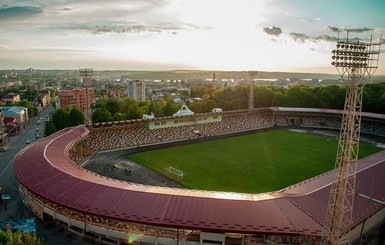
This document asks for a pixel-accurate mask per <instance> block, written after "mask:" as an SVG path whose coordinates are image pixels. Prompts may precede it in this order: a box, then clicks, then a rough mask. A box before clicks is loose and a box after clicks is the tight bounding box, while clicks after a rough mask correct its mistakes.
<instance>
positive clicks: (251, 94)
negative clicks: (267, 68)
mask: <svg viewBox="0 0 385 245" xmlns="http://www.w3.org/2000/svg"><path fill="white" fill-rule="evenodd" d="M257 74H258V72H257V71H249V76H250V83H249V110H250V111H252V110H253V109H254V78H255V77H256V76H257Z"/></svg>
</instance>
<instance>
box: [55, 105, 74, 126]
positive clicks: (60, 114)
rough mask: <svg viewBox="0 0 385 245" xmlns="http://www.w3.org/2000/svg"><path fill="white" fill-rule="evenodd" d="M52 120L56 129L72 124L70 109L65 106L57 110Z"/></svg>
mask: <svg viewBox="0 0 385 245" xmlns="http://www.w3.org/2000/svg"><path fill="white" fill-rule="evenodd" d="M52 122H53V124H54V125H55V128H56V130H62V129H63V128H65V127H68V126H69V125H70V118H69V110H68V109H67V110H65V109H63V108H61V109H59V110H57V111H55V113H54V114H52Z"/></svg>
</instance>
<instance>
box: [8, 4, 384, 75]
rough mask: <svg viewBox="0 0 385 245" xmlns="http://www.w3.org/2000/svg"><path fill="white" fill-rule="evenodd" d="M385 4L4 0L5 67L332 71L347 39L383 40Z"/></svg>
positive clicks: (381, 67) (381, 71)
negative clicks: (335, 52) (340, 45)
mask: <svg viewBox="0 0 385 245" xmlns="http://www.w3.org/2000/svg"><path fill="white" fill-rule="evenodd" d="M384 10H385V1H384V0H371V1H367V0H110V1H106V0H50V1H46V0H1V1H0V70H3V69H27V68H34V69H79V68H93V69H95V70H171V69H201V70H260V71H286V72H317V73H318V72H320V73H331V74H333V73H336V69H335V68H334V67H333V66H332V65H331V61H332V60H331V55H332V53H331V51H332V50H333V49H335V47H336V42H337V40H338V37H340V38H346V29H349V30H350V32H349V38H354V39H355V38H357V39H359V40H363V41H365V40H369V39H370V37H371V36H372V38H373V40H379V37H380V36H381V34H385V18H384V15H383V11H384ZM383 43H384V42H383ZM384 44H385V43H384ZM383 50H385V45H382V51H381V55H380V60H379V67H378V69H377V70H376V75H385V55H384V51H383Z"/></svg>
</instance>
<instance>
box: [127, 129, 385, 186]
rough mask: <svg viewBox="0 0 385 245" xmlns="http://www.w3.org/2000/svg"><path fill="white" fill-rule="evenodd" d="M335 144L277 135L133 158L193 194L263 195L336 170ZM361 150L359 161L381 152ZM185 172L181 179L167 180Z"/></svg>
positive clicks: (364, 147) (245, 137) (290, 134)
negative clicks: (173, 170) (174, 171)
mask: <svg viewBox="0 0 385 245" xmlns="http://www.w3.org/2000/svg"><path fill="white" fill-rule="evenodd" d="M337 145H338V141H337V140H336V139H332V138H327V137H322V136H317V135H311V134H306V133H301V132H294V131H290V130H275V131H267V132H259V133H253V134H248V135H243V136H238V137H231V138H225V139H220V140H210V141H206V142H202V143H196V144H188V145H182V146H176V147H170V148H164V149H158V150H153V151H147V152H141V153H136V154H132V155H129V158H130V159H131V160H132V161H134V162H136V163H139V164H141V165H143V166H146V167H148V168H150V169H152V170H154V171H156V172H158V173H161V174H164V175H167V176H169V177H170V178H173V179H175V180H177V181H179V182H180V183H181V184H182V185H184V186H185V187H186V188H189V189H199V190H213V191H229V192H243V193H262V192H269V191H277V190H280V189H282V188H285V187H287V186H290V185H293V184H295V183H298V182H300V181H303V180H306V179H309V178H311V177H313V176H316V175H319V174H322V173H324V172H326V171H329V170H331V169H333V168H334V164H335V157H336V153H337ZM380 150H381V149H380V148H377V147H375V146H371V145H366V144H360V152H359V158H363V157H365V156H368V155H371V154H373V153H375V152H378V151H380ZM168 167H173V168H176V169H178V170H180V171H183V172H184V174H185V176H184V178H183V179H181V178H178V176H177V175H173V174H168V173H167V171H166V170H165V169H166V168H168Z"/></svg>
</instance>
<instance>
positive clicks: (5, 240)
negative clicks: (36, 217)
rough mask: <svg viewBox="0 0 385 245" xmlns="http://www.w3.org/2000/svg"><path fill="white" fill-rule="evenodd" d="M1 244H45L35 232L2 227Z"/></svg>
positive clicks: (0, 231) (0, 232) (0, 233)
mask: <svg viewBox="0 0 385 245" xmlns="http://www.w3.org/2000/svg"><path fill="white" fill-rule="evenodd" d="M0 244H7V245H43V244H44V243H43V241H42V240H40V239H39V238H37V237H36V235H35V234H31V233H21V232H19V231H17V232H10V231H3V230H1V229H0Z"/></svg>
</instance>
